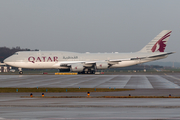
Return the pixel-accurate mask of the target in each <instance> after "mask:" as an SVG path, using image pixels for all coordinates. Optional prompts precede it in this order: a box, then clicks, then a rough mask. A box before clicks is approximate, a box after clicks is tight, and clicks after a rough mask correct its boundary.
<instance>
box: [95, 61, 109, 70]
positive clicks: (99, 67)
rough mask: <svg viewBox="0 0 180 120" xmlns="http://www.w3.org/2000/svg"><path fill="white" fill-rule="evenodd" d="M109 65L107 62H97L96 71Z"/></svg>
mask: <svg viewBox="0 0 180 120" xmlns="http://www.w3.org/2000/svg"><path fill="white" fill-rule="evenodd" d="M108 67H109V64H108V63H107V62H97V63H96V69H107V68H108Z"/></svg>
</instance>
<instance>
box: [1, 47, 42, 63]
mask: <svg viewBox="0 0 180 120" xmlns="http://www.w3.org/2000/svg"><path fill="white" fill-rule="evenodd" d="M18 51H39V50H38V49H35V50H30V49H28V48H25V49H24V48H20V47H19V46H17V47H13V48H8V47H0V62H3V61H4V59H6V58H7V57H9V56H11V55H13V54H14V53H15V52H18Z"/></svg>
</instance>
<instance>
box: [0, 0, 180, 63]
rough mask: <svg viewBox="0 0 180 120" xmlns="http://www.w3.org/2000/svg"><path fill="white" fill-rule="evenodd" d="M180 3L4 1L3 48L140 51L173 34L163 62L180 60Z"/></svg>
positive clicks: (0, 13)
mask: <svg viewBox="0 0 180 120" xmlns="http://www.w3.org/2000/svg"><path fill="white" fill-rule="evenodd" d="M179 6H180V0H0V42H1V44H0V47H3V46H6V47H10V48H12V47H16V46H20V47H21V48H29V49H39V50H42V51H44V50H45V51H49V50H51V51H52V50H53V51H74V52H136V51H138V50H140V49H141V48H143V47H144V46H145V45H146V44H147V43H149V42H150V41H151V40H152V39H153V38H154V37H155V36H156V35H157V34H159V33H160V32H161V31H162V30H164V29H168V30H172V31H173V32H172V34H171V37H170V39H169V41H168V44H167V47H166V50H165V51H168V52H169V51H176V53H175V54H174V55H170V56H169V57H168V58H166V59H164V60H161V61H172V62H180V52H179V51H180V47H179V45H180V40H179V35H180V34H179V33H180V7H179Z"/></svg>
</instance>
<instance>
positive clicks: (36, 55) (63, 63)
mask: <svg viewBox="0 0 180 120" xmlns="http://www.w3.org/2000/svg"><path fill="white" fill-rule="evenodd" d="M171 32H172V31H171V30H163V31H162V32H161V33H159V34H158V35H157V36H156V37H155V38H154V39H153V40H152V41H151V42H149V43H148V44H147V45H146V46H145V47H144V48H142V49H141V50H140V51H138V52H134V53H118V52H115V53H76V52H64V51H21V52H16V53H15V54H14V55H12V56H10V57H8V58H6V59H5V60H4V63H5V64H7V65H10V66H14V67H18V68H19V74H23V71H22V68H30V69H53V68H54V69H60V71H61V70H64V69H67V70H70V71H72V72H78V73H81V74H94V73H95V70H98V69H107V68H118V67H127V66H131V65H136V64H140V63H145V62H150V61H154V60H159V59H163V58H166V57H167V56H168V55H169V54H172V53H174V52H164V50H165V48H166V44H167V41H168V40H169V37H170V35H171Z"/></svg>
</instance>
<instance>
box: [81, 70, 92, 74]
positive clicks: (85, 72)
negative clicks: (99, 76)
mask: <svg viewBox="0 0 180 120" xmlns="http://www.w3.org/2000/svg"><path fill="white" fill-rule="evenodd" d="M78 74H95V71H94V70H90V69H89V70H88V71H82V72H78Z"/></svg>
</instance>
